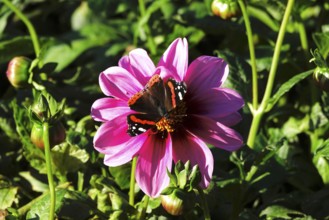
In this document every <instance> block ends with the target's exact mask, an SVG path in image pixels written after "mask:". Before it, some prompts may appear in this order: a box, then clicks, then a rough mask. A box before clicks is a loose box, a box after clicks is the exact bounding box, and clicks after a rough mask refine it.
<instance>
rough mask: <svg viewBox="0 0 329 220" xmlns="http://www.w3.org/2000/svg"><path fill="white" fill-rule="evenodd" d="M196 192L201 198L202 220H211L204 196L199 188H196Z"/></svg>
mask: <svg viewBox="0 0 329 220" xmlns="http://www.w3.org/2000/svg"><path fill="white" fill-rule="evenodd" d="M197 190H198V192H199V195H200V197H201V203H202V209H203V215H204V219H205V220H211V217H210V212H209V208H208V202H207V200H206V196H205V194H204V192H203V190H202V189H201V188H200V187H197Z"/></svg>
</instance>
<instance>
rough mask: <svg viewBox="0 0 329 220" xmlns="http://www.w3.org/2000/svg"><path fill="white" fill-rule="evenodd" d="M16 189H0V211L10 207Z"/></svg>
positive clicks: (10, 187) (14, 197)
mask: <svg viewBox="0 0 329 220" xmlns="http://www.w3.org/2000/svg"><path fill="white" fill-rule="evenodd" d="M17 190H18V187H13V186H9V187H4V188H2V187H0V210H1V209H6V208H8V207H11V206H12V204H13V202H14V201H15V199H16V194H17Z"/></svg>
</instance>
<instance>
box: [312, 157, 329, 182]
mask: <svg viewBox="0 0 329 220" xmlns="http://www.w3.org/2000/svg"><path fill="white" fill-rule="evenodd" d="M313 163H314V165H315V167H316V169H317V170H318V172H319V174H320V176H321V178H322V181H323V183H324V184H325V185H328V184H329V160H328V158H326V157H324V156H322V155H321V154H317V155H315V157H313Z"/></svg>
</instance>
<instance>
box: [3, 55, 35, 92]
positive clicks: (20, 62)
mask: <svg viewBox="0 0 329 220" xmlns="http://www.w3.org/2000/svg"><path fill="white" fill-rule="evenodd" d="M31 62H32V60H30V59H29V58H27V57H14V58H13V59H12V60H11V61H10V62H9V64H8V68H7V72H6V74H7V78H8V80H9V82H10V83H11V85H13V86H14V87H15V88H25V87H27V86H28V85H29V84H28V80H29V75H30V73H29V68H30V65H31Z"/></svg>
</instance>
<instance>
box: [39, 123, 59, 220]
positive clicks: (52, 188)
mask: <svg viewBox="0 0 329 220" xmlns="http://www.w3.org/2000/svg"><path fill="white" fill-rule="evenodd" d="M42 125H43V126H42V127H43V142H44V145H45V156H46V166H47V177H48V185H49V192H50V208H49V220H53V219H54V217H55V204H56V196H55V185H54V177H53V171H52V162H51V153H50V143H49V124H48V122H43V124H42Z"/></svg>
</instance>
